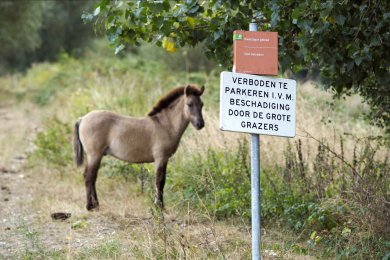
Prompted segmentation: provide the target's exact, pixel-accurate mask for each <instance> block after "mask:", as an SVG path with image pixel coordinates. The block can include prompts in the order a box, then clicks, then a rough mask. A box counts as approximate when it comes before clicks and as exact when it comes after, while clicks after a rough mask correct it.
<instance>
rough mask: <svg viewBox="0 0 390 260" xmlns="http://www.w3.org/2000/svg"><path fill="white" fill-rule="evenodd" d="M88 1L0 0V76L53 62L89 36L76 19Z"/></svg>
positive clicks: (82, 42) (87, 40) (90, 35)
mask: <svg viewBox="0 0 390 260" xmlns="http://www.w3.org/2000/svg"><path fill="white" fill-rule="evenodd" d="M93 4H94V2H92V1H70V0H67V1H63V0H55V1H26V0H21V1H1V2H0V46H1V48H0V74H2V73H5V72H7V71H12V70H15V69H24V68H26V67H27V66H28V65H29V64H30V63H31V62H36V61H44V60H54V59H56V58H57V56H58V53H59V52H61V51H66V52H68V53H71V52H73V51H74V50H76V49H79V48H80V47H82V46H83V45H84V44H85V43H86V42H89V40H90V39H91V37H92V36H93V31H92V30H91V28H90V26H86V25H84V24H83V21H82V20H81V18H80V16H81V13H82V12H83V11H85V10H88V9H90V8H92V6H93Z"/></svg>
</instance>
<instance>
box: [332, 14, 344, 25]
mask: <svg viewBox="0 0 390 260" xmlns="http://www.w3.org/2000/svg"><path fill="white" fill-rule="evenodd" d="M334 20H335V21H336V23H337V24H338V25H341V26H343V25H344V24H345V21H346V20H347V17H345V16H344V15H342V14H336V15H334Z"/></svg>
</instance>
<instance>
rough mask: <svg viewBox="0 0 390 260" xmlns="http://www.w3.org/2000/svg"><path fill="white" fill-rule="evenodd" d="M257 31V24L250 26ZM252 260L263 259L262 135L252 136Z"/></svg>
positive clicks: (250, 29)
mask: <svg viewBox="0 0 390 260" xmlns="http://www.w3.org/2000/svg"><path fill="white" fill-rule="evenodd" d="M249 31H257V23H250V24H249ZM251 172H252V175H251V204H252V259H256V260H257V259H261V244H260V243H261V234H260V232H261V229H260V135H258V134H251Z"/></svg>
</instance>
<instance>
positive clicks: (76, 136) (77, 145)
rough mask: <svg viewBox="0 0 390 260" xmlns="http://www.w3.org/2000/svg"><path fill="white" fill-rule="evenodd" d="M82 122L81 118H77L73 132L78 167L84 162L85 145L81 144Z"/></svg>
mask: <svg viewBox="0 0 390 260" xmlns="http://www.w3.org/2000/svg"><path fill="white" fill-rule="evenodd" d="M80 122H81V118H80V119H79V120H77V122H76V124H75V125H74V132H73V151H74V158H75V161H76V164H77V167H80V166H81V165H82V164H83V162H84V153H83V145H82V144H81V141H80V136H79V127H80Z"/></svg>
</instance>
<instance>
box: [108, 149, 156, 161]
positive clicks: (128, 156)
mask: <svg viewBox="0 0 390 260" xmlns="http://www.w3.org/2000/svg"><path fill="white" fill-rule="evenodd" d="M107 154H109V155H112V156H114V157H115V158H117V159H119V160H122V161H126V162H129V163H151V162H154V158H153V156H152V154H150V153H148V152H145V151H142V150H138V151H137V150H134V149H133V150H131V151H130V150H127V151H126V150H118V149H109V150H108V151H107Z"/></svg>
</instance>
